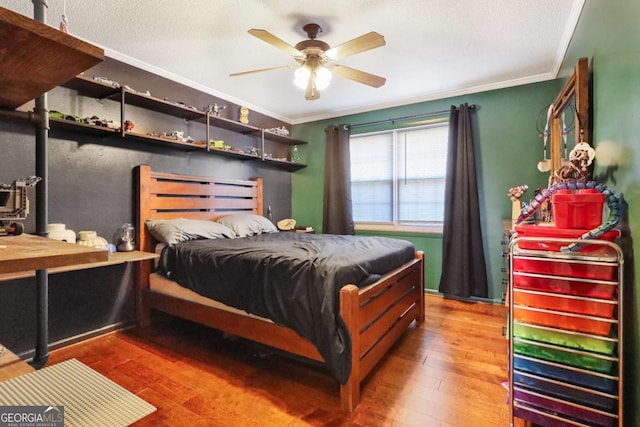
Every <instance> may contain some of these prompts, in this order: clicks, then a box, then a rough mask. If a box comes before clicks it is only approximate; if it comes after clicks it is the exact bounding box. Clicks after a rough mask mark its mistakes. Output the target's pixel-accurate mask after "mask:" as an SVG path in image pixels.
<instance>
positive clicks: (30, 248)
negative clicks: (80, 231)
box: [0, 234, 109, 274]
mask: <svg viewBox="0 0 640 427" xmlns="http://www.w3.org/2000/svg"><path fill="white" fill-rule="evenodd" d="M108 258H109V254H108V252H107V251H105V250H97V249H94V248H89V247H86V246H82V245H76V244H73V243H67V242H62V241H59V240H53V239H47V238H45V237H40V236H34V235H31V234H22V235H20V236H2V237H0V274H3V273H15V272H18V271H29V270H44V269H48V268H53V267H63V266H66V265H74V264H85V263H93V262H106V261H107V260H108Z"/></svg>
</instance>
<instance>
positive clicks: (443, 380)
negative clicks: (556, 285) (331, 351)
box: [49, 296, 509, 427]
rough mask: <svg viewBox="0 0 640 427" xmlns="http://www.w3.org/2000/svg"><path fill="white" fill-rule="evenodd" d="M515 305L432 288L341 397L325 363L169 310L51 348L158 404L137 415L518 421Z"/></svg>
mask: <svg viewBox="0 0 640 427" xmlns="http://www.w3.org/2000/svg"><path fill="white" fill-rule="evenodd" d="M506 316H507V312H506V309H505V308H504V307H502V306H498V305H489V304H482V303H475V304H471V303H463V302H460V301H455V300H448V299H443V298H441V297H437V296H427V297H426V321H425V323H424V324H422V325H419V326H417V327H415V326H412V327H411V328H410V329H409V330H408V331H407V333H406V334H405V335H404V336H403V338H401V340H400V341H399V342H398V343H397V345H396V346H395V348H394V349H393V350H392V351H391V353H390V354H389V355H387V357H385V359H384V360H383V361H382V363H381V364H380V365H379V366H378V367H377V368H376V369H374V371H373V372H372V373H371V375H370V377H369V379H368V380H367V381H366V382H365V384H364V387H363V391H362V401H361V403H360V405H359V406H358V407H357V408H356V410H355V411H354V412H353V413H351V414H347V413H344V412H342V411H341V409H340V398H339V392H338V387H337V383H336V382H335V380H333V379H332V378H331V377H329V376H328V375H326V374H325V373H324V371H323V368H322V367H320V366H312V365H310V364H308V363H301V362H298V361H294V360H291V359H289V358H286V357H283V356H281V355H278V354H274V353H271V352H269V351H268V350H266V349H264V348H257V347H255V346H254V345H252V344H250V343H248V342H246V341H243V340H239V339H233V338H228V337H227V338H225V337H223V336H222V334H221V333H218V332H216V331H212V330H210V329H207V328H204V327H200V326H199V325H194V324H191V323H188V322H185V321H182V320H178V319H173V318H169V317H167V316H162V315H159V316H157V317H155V318H154V323H153V325H152V326H151V327H149V328H146V329H144V330H142V331H135V330H128V331H120V332H116V333H113V334H111V335H107V336H103V337H100V338H96V339H93V340H90V341H86V342H83V343H80V344H76V345H74V346H71V347H66V348H63V349H60V350H56V351H54V352H52V353H51V358H50V362H49V363H50V364H52V363H58V362H61V361H63V360H67V359H70V358H76V359H78V360H80V361H82V362H83V363H85V364H86V365H88V366H90V367H92V368H93V369H95V370H96V371H98V372H100V373H102V374H103V375H105V376H107V377H109V378H110V379H112V380H113V381H115V382H116V383H118V384H120V385H121V386H123V387H125V388H126V389H128V390H130V391H131V392H133V393H136V394H137V395H139V396H140V397H142V398H143V399H145V400H146V401H148V402H149V403H151V404H153V405H155V406H156V407H157V408H158V410H157V411H156V412H155V413H153V414H151V415H149V416H147V417H146V418H144V419H143V420H141V421H139V422H138V423H136V424H135V425H136V426H139V427H140V426H185V425H189V426H363V427H364V426H367V427H370V426H420V427H430V426H465V427H466V426H483V427H484V426H492V427H494V426H496V427H498V426H507V425H509V423H508V412H509V411H508V406H507V405H506V390H505V389H504V387H503V386H502V385H501V383H502V382H503V381H505V380H506V379H507V371H506V365H507V342H506V340H505V339H504V337H503V336H502V334H501V330H502V327H503V326H504V325H505V322H506Z"/></svg>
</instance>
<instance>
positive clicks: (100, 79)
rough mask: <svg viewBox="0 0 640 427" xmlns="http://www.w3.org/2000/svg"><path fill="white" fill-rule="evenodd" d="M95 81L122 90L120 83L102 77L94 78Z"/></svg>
mask: <svg viewBox="0 0 640 427" xmlns="http://www.w3.org/2000/svg"><path fill="white" fill-rule="evenodd" d="M93 80H95V81H97V82H98V83H102V84H105V85H108V86H111V87H113V88H115V89H120V83H118V82H116V81H113V80H111V79H108V78H106V77H100V76H93Z"/></svg>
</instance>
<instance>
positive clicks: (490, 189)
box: [292, 80, 562, 301]
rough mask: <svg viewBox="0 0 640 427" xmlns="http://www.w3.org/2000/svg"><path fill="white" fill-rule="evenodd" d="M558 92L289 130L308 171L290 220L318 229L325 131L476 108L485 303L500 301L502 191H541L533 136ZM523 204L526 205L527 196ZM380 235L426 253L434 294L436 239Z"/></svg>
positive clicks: (477, 97) (546, 85)
mask: <svg viewBox="0 0 640 427" xmlns="http://www.w3.org/2000/svg"><path fill="white" fill-rule="evenodd" d="M561 86H562V81H558V80H553V81H547V82H542V83H537V84H531V85H525V86H518V87H513V88H508V89H501V90H494V91H490V92H483V93H476V94H470V95H466V96H460V97H456V98H449V99H442V100H436V101H429V102H423V103H418V104H412V105H406V106H402V107H396V108H389V109H384V110H378V111H374V112H369V113H363V114H357V115H351V116H345V117H340V118H336V119H331V120H325V121H318V122H313V123H305V124H300V125H296V126H295V127H294V130H293V134H294V136H295V137H297V138H300V139H303V140H307V141H309V144H308V145H305V146H302V147H301V149H300V152H301V156H302V161H303V162H306V163H307V164H308V165H309V166H308V167H307V168H305V169H302V170H300V171H298V172H296V173H295V174H294V176H293V183H292V195H293V204H292V212H293V216H294V218H296V220H297V221H298V222H299V223H300V224H304V225H312V226H313V227H314V228H315V229H317V230H321V229H322V200H323V197H322V191H323V175H324V151H325V133H324V128H325V127H326V126H327V125H329V124H339V123H349V124H357V123H363V122H371V121H376V120H381V119H389V118H397V117H404V116H412V115H415V114H421V113H427V112H433V111H441V110H448V109H449V108H450V106H451V105H460V104H462V103H465V102H467V103H469V104H476V105H477V106H478V110H477V111H476V112H475V113H474V114H475V117H474V119H475V122H474V126H475V128H476V132H475V134H476V135H477V139H476V141H475V145H476V151H477V168H478V172H479V177H478V178H479V196H480V206H481V213H480V215H481V225H482V228H483V237H484V248H485V257H486V260H487V265H488V275H489V286H490V289H489V299H490V300H493V301H500V300H501V298H502V293H503V286H504V285H503V283H502V271H501V268H502V262H503V259H502V256H501V251H502V246H501V241H502V235H503V230H504V228H503V219H508V218H510V217H511V202H510V201H509V199H508V197H507V191H508V189H509V188H510V187H512V186H514V185H519V184H528V185H529V187H530V188H531V190H529V191H530V193H531V194H532V193H533V189H534V188H536V187H540V186H546V182H547V178H548V175H545V174H542V173H540V172H538V170H537V169H536V165H537V163H538V161H539V160H541V159H542V140H541V139H540V137H539V136H538V132H537V130H536V120H537V119H538V115H539V113H540V111H541V110H542V109H543V108H544V107H545V106H547V105H549V104H550V103H551V102H553V100H554V98H555V96H556V93H557V92H558V90H559V88H560V87H561ZM372 90H373V89H372ZM358 130H360V129H358ZM525 198H531V196H530V194H529V195H525ZM363 234H364V233H363ZM379 234H381V233H379ZM386 235H392V236H394V237H400V238H405V239H407V240H410V241H412V242H413V243H414V244H415V245H416V248H417V249H419V250H422V251H424V252H425V260H426V263H425V270H426V272H425V281H426V284H425V286H426V288H427V290H428V291H437V289H438V285H439V280H440V272H441V267H440V266H441V261H442V250H441V248H442V238H441V236H440V235H428V234H409V233H399V234H389V233H387V234H386Z"/></svg>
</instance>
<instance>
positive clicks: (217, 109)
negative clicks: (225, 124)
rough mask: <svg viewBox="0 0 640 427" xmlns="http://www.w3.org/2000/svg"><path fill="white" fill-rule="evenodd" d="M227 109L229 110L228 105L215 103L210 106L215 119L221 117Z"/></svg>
mask: <svg viewBox="0 0 640 427" xmlns="http://www.w3.org/2000/svg"><path fill="white" fill-rule="evenodd" d="M226 108H227V106H226V105H220V104H215V103H214V104H213V105H209V111H211V114H213V116H214V117H220V115H221V114H222V110H224V109H226Z"/></svg>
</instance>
